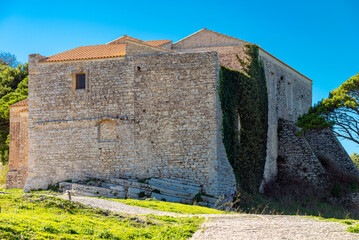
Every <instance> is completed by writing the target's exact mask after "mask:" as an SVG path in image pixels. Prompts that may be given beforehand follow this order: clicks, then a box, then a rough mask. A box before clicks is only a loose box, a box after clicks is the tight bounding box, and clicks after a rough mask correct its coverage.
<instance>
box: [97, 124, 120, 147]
mask: <svg viewBox="0 0 359 240" xmlns="http://www.w3.org/2000/svg"><path fill="white" fill-rule="evenodd" d="M116 138H117V123H116V121H114V120H109V119H106V120H103V121H101V122H100V123H99V125H98V140H99V142H112V141H116Z"/></svg>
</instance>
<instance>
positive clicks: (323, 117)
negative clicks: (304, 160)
mask: <svg viewBox="0 0 359 240" xmlns="http://www.w3.org/2000/svg"><path fill="white" fill-rule="evenodd" d="M297 125H298V126H299V127H302V128H303V129H304V130H305V129H311V128H331V129H332V130H333V132H334V133H335V134H336V135H337V136H338V137H340V138H343V139H348V140H350V141H353V142H355V143H358V144H359V74H357V75H355V76H353V77H351V78H349V79H348V80H347V81H345V82H344V83H343V84H342V85H340V86H339V87H338V88H337V89H335V90H333V91H331V92H330V94H329V97H328V98H326V99H323V100H322V101H321V102H319V103H318V104H317V105H315V106H314V107H312V108H311V109H310V110H309V112H308V113H307V114H305V115H303V116H301V117H299V118H298V123H297Z"/></svg>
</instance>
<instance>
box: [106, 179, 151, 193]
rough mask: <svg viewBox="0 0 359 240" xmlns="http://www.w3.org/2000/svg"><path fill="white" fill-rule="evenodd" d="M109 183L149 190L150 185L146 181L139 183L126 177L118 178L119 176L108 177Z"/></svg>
mask: <svg viewBox="0 0 359 240" xmlns="http://www.w3.org/2000/svg"><path fill="white" fill-rule="evenodd" d="M108 182H109V183H113V184H117V185H120V186H123V187H126V188H129V187H134V188H140V189H144V190H147V189H148V190H151V189H150V186H149V185H148V184H146V183H140V182H137V181H134V180H127V179H120V178H110V179H108Z"/></svg>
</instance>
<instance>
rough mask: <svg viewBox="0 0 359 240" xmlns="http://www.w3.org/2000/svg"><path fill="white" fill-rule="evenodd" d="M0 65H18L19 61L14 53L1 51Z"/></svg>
mask: <svg viewBox="0 0 359 240" xmlns="http://www.w3.org/2000/svg"><path fill="white" fill-rule="evenodd" d="M0 65H8V66H10V67H13V68H15V67H17V65H19V62H18V61H17V58H16V56H15V55H14V54H11V53H9V52H4V51H0Z"/></svg>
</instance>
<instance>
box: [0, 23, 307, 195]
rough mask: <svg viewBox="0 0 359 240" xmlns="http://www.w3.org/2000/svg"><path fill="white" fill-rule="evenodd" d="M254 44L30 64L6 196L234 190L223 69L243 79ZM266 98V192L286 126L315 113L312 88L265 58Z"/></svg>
mask: <svg viewBox="0 0 359 240" xmlns="http://www.w3.org/2000/svg"><path fill="white" fill-rule="evenodd" d="M246 43H247V42H245V41H243V40H240V39H237V38H233V37H230V36H227V35H223V34H220V33H217V32H213V31H210V30H207V29H202V30H200V31H198V32H196V33H194V34H192V35H190V36H188V37H186V38H184V39H182V40H180V41H178V42H176V43H172V41H170V40H154V41H142V40H139V39H135V38H132V37H128V36H123V37H120V38H118V39H116V40H114V41H112V42H109V43H107V44H104V45H95V46H83V47H78V48H75V49H72V50H69V51H66V52H63V53H59V54H56V55H53V56H50V57H44V56H41V55H39V54H32V55H30V56H29V98H28V100H25V101H22V102H20V103H17V104H15V105H12V106H11V113H10V115H11V117H10V118H11V123H10V128H11V130H10V132H11V135H10V136H11V137H10V165H9V173H8V176H7V188H12V187H19V188H25V189H26V190H29V189H44V188H47V187H48V186H49V185H52V184H56V183H58V182H61V181H65V180H69V179H72V180H74V179H75V180H76V179H84V178H85V177H86V176H87V175H91V176H98V177H108V178H122V179H128V178H130V179H144V178H151V177H152V178H159V179H160V178H167V179H182V180H184V181H189V182H193V183H194V184H197V185H198V186H201V187H202V188H203V191H205V192H206V193H207V194H211V195H214V196H220V195H223V194H226V193H228V192H233V190H234V189H235V186H236V182H235V177H234V174H233V170H232V167H231V166H230V164H229V162H228V159H227V156H226V152H225V149H224V145H223V142H222V130H221V129H222V112H221V106H220V102H219V96H218V89H217V87H218V80H219V66H220V65H224V66H227V67H230V68H233V69H237V70H240V69H241V67H240V65H239V63H238V61H237V58H236V55H238V56H239V57H243V55H244V48H243V45H244V44H246ZM260 57H261V60H262V61H263V63H264V68H265V75H266V81H267V90H268V100H269V106H268V114H269V122H268V125H269V129H268V144H267V158H266V165H265V173H264V176H263V183H266V182H268V181H271V180H274V179H275V178H276V175H277V165H278V164H277V158H278V150H280V149H281V148H280V146H279V145H278V143H279V139H278V133H277V132H278V119H284V120H287V121H290V122H295V121H296V119H297V117H298V116H299V115H301V114H304V113H306V111H307V110H308V108H309V107H310V106H311V104H312V81H311V80H310V79H309V78H307V77H306V76H304V75H303V74H301V73H299V72H298V71H296V70H295V69H293V68H292V67H290V66H288V65H287V64H285V63H284V62H282V61H280V60H279V59H277V58H276V57H274V56H273V55H271V54H269V53H268V52H267V51H265V50H263V49H261V48H260Z"/></svg>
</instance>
